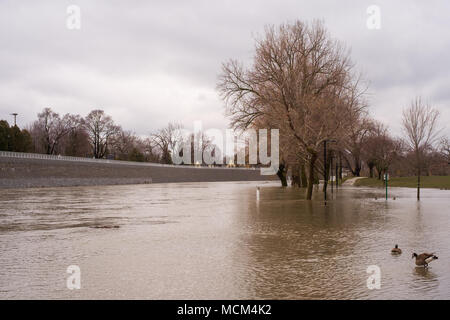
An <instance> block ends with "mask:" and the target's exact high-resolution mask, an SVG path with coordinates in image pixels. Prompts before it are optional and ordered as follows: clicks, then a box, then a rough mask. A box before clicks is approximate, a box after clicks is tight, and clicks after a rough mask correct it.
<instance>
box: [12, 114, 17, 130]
mask: <svg viewBox="0 0 450 320" xmlns="http://www.w3.org/2000/svg"><path fill="white" fill-rule="evenodd" d="M11 115H12V116H14V127H15V126H16V118H17V115H18V113H15V112H14V113H11Z"/></svg>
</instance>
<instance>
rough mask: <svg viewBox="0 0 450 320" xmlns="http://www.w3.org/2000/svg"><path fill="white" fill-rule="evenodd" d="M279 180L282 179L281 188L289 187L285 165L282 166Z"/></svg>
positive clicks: (279, 168)
mask: <svg viewBox="0 0 450 320" xmlns="http://www.w3.org/2000/svg"><path fill="white" fill-rule="evenodd" d="M277 176H278V178H280V181H281V186H282V187H287V179H286V167H285V166H284V164H280V165H279V167H278V172H277Z"/></svg>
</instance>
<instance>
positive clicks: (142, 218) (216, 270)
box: [0, 182, 450, 299]
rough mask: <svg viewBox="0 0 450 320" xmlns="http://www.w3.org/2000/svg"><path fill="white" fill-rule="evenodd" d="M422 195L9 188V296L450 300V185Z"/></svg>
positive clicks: (216, 187) (1, 291)
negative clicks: (376, 272)
mask: <svg viewBox="0 0 450 320" xmlns="http://www.w3.org/2000/svg"><path fill="white" fill-rule="evenodd" d="M256 186H260V187H261V193H260V200H259V201H256ZM393 196H395V197H396V200H392V197H393ZM422 196H423V198H422V200H421V201H420V202H417V201H416V200H415V199H414V197H415V190H414V189H403V188H392V189H391V190H390V200H389V201H387V202H386V201H385V200H384V198H383V197H384V190H382V189H370V188H356V187H343V188H340V189H339V191H338V192H334V194H333V195H331V194H330V193H329V198H332V200H330V201H329V202H328V203H327V205H326V206H325V205H324V203H323V201H322V198H323V194H322V193H320V192H316V193H315V194H314V197H315V199H314V200H313V201H305V200H304V193H303V192H301V191H299V190H298V189H292V188H285V189H282V188H280V187H278V184H277V183H274V182H270V183H262V182H254V183H253V182H252V183H248V182H245V183H236V182H230V183H199V184H195V183H180V184H175V183H174V184H154V185H129V186H102V187H69V188H42V189H16V190H14V189H9V190H0V298H1V299H19V298H20V299H46V298H49V299H93V298H100V299H110V298H114V299H122V298H123V299H137V298H141V299H436V298H441V299H449V298H450V260H449V259H450V232H449V231H450V210H449V208H450V192H449V191H441V190H433V189H426V190H425V189H424V190H423V191H422ZM375 197H377V200H375ZM396 243H398V244H399V246H400V248H402V249H403V254H402V255H400V256H392V255H391V253H390V249H391V248H392V247H393V246H394V245H395V244H396ZM424 251H435V252H436V254H437V255H438V257H439V259H438V260H436V261H433V262H432V263H431V264H430V267H429V268H428V269H424V268H417V267H415V265H414V260H413V259H411V254H412V252H417V253H421V252H424ZM69 265H77V266H79V267H80V270H81V289H79V290H69V289H68V288H67V286H66V280H67V278H68V277H69V274H68V273H66V269H67V267H68V266H69ZM370 265H377V266H379V268H380V270H381V288H380V289H379V290H377V289H374V290H369V289H368V288H367V284H366V283H367V278H368V277H369V274H368V273H367V272H366V271H367V267H368V266H370Z"/></svg>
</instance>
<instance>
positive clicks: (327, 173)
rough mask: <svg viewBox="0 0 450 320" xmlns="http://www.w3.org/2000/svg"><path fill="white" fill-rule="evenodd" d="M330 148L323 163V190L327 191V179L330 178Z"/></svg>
mask: <svg viewBox="0 0 450 320" xmlns="http://www.w3.org/2000/svg"><path fill="white" fill-rule="evenodd" d="M331 155H332V152H331V150H330V151H328V152H327V163H326V165H325V168H324V169H325V171H324V175H323V190H322V191H323V192H327V188H328V180H329V179H330V168H331Z"/></svg>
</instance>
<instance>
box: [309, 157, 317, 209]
mask: <svg viewBox="0 0 450 320" xmlns="http://www.w3.org/2000/svg"><path fill="white" fill-rule="evenodd" d="M316 160H317V154H316V153H313V154H312V155H311V159H310V160H309V168H308V169H309V176H308V189H307V191H306V200H311V199H312V192H313V186H314V165H315V163H316Z"/></svg>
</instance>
